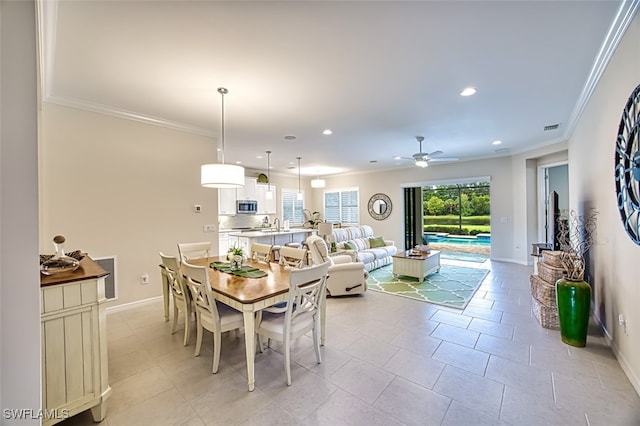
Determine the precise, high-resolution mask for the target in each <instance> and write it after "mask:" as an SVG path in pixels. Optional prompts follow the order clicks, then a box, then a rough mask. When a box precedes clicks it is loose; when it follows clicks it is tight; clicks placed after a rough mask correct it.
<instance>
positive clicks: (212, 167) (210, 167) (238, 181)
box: [200, 164, 244, 188]
mask: <svg viewBox="0 0 640 426" xmlns="http://www.w3.org/2000/svg"><path fill="white" fill-rule="evenodd" d="M200 172H201V173H200V184H201V185H202V186H205V187H207V188H239V187H242V186H244V167H241V166H236V165H235V164H203V165H202V166H201V167H200Z"/></svg>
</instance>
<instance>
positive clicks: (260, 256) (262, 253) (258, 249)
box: [251, 243, 272, 263]
mask: <svg viewBox="0 0 640 426" xmlns="http://www.w3.org/2000/svg"><path fill="white" fill-rule="evenodd" d="M271 248H272V246H271V245H269V244H262V243H252V244H251V259H253V260H256V261H258V262H264V263H269V262H270V261H271Z"/></svg>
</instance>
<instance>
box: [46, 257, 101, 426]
mask: <svg viewBox="0 0 640 426" xmlns="http://www.w3.org/2000/svg"><path fill="white" fill-rule="evenodd" d="M107 275H109V274H108V272H106V271H105V270H104V269H102V268H101V267H100V266H99V265H98V264H97V263H95V262H94V261H93V260H91V259H90V258H89V257H88V256H85V258H84V259H82V260H81V261H80V268H78V269H77V270H76V271H74V272H63V273H60V274H58V275H52V276H43V277H41V280H40V323H41V339H42V407H43V408H44V411H45V412H46V413H48V415H47V416H46V417H45V418H44V419H43V421H42V424H43V425H53V424H56V423H58V422H60V421H62V420H63V418H64V417H65V416H67V415H68V416H73V415H75V414H78V413H80V412H82V411H85V410H87V409H89V408H90V409H91V415H92V417H93V420H94V421H96V422H99V421H102V420H103V419H104V418H105V416H106V414H107V399H108V398H109V396H110V395H111V387H109V375H108V367H107V333H106V331H107V329H106V326H107V317H106V313H105V307H104V304H105V302H106V298H105V288H104V285H105V277H106V276H107ZM52 414H54V415H52Z"/></svg>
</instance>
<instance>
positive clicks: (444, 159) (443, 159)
mask: <svg viewBox="0 0 640 426" xmlns="http://www.w3.org/2000/svg"><path fill="white" fill-rule="evenodd" d="M458 160H460V159H459V158H458V157H435V158H429V162H430V163H452V162H454V161H458Z"/></svg>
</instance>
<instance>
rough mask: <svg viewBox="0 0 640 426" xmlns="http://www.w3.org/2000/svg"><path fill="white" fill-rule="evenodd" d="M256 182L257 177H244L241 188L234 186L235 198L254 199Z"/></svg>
mask: <svg viewBox="0 0 640 426" xmlns="http://www.w3.org/2000/svg"><path fill="white" fill-rule="evenodd" d="M257 182H258V179H257V178H244V186H243V187H242V188H236V199H237V200H255V199H256V185H257Z"/></svg>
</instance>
